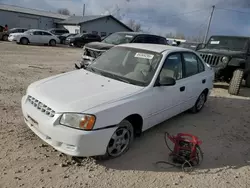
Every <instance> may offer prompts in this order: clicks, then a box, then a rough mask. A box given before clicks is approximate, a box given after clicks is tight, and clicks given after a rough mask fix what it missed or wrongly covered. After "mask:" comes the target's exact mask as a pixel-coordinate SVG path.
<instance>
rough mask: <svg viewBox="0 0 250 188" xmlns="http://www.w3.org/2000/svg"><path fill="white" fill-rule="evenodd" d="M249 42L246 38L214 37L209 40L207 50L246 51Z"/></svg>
mask: <svg viewBox="0 0 250 188" xmlns="http://www.w3.org/2000/svg"><path fill="white" fill-rule="evenodd" d="M247 42H248V38H244V37H226V36H225V37H224V36H223V37H222V36H213V37H211V38H210V39H209V41H208V43H207V45H206V48H208V49H226V50H234V51H242V50H246V48H247Z"/></svg>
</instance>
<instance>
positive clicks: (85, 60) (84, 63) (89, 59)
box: [75, 55, 95, 69]
mask: <svg viewBox="0 0 250 188" xmlns="http://www.w3.org/2000/svg"><path fill="white" fill-rule="evenodd" d="M94 60H95V59H94V58H92V57H89V56H85V55H82V59H81V61H80V62H78V63H75V68H76V69H85V68H86V67H87V66H88V65H90V64H91V63H92V62H93V61H94Z"/></svg>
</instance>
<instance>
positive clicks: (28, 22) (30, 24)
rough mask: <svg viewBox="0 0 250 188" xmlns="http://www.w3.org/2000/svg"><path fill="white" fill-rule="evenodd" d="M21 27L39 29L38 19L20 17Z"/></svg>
mask: <svg viewBox="0 0 250 188" xmlns="http://www.w3.org/2000/svg"><path fill="white" fill-rule="evenodd" d="M19 19H20V25H19V26H20V27H23V28H29V29H38V19H36V18H29V17H21V16H20V17H19Z"/></svg>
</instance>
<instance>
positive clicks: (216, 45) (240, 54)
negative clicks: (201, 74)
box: [198, 35, 250, 95]
mask: <svg viewBox="0 0 250 188" xmlns="http://www.w3.org/2000/svg"><path fill="white" fill-rule="evenodd" d="M198 52H199V53H200V55H201V57H202V58H203V59H204V61H205V62H206V63H208V64H209V65H210V66H212V67H213V68H214V71H215V79H216V80H215V81H223V82H227V83H229V88H228V92H229V94H232V95H238V94H239V91H240V87H241V83H242V80H243V79H244V80H245V83H246V87H248V88H250V37H240V36H221V35H216V36H211V37H210V39H209V40H208V42H207V44H206V45H205V48H203V49H201V50H198Z"/></svg>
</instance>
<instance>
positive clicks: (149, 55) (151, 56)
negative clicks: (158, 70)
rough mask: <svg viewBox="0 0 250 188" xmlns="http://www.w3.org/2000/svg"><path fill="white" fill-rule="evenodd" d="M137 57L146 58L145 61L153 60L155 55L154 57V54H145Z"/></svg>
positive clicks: (138, 54)
mask: <svg viewBox="0 0 250 188" xmlns="http://www.w3.org/2000/svg"><path fill="white" fill-rule="evenodd" d="M135 57H138V58H144V59H153V57H154V55H152V54H145V53H136V54H135Z"/></svg>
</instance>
